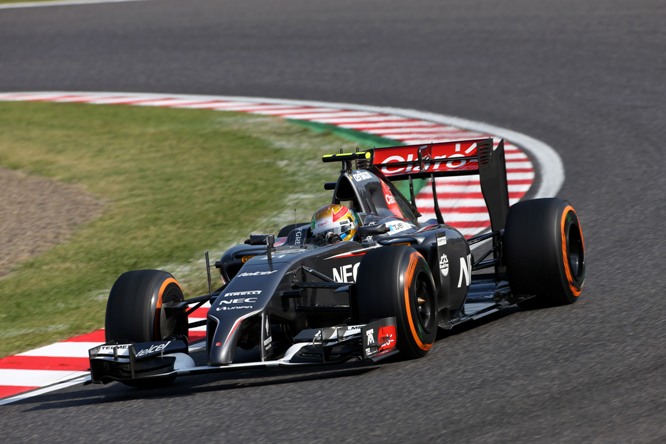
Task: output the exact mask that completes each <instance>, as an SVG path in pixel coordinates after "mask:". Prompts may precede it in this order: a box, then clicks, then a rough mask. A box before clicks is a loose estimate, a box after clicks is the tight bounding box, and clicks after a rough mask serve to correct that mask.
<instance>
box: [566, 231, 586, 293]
mask: <svg viewBox="0 0 666 444" xmlns="http://www.w3.org/2000/svg"><path fill="white" fill-rule="evenodd" d="M567 261H568V262H569V269H570V270H571V276H572V277H573V279H574V281H578V280H579V279H580V277H581V276H582V274H583V270H584V264H585V250H584V248H583V238H582V236H581V232H580V229H579V227H578V225H577V224H571V225H570V226H569V229H568V230H567Z"/></svg>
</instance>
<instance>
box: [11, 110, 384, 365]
mask: <svg viewBox="0 0 666 444" xmlns="http://www.w3.org/2000/svg"><path fill="white" fill-rule="evenodd" d="M0 127H1V128H3V131H1V132H0V166H3V167H5V168H11V169H16V170H21V171H23V172H25V173H27V174H31V175H38V176H43V177H47V178H51V179H54V180H56V181H61V182H65V183H70V184H76V185H77V186H80V187H81V188H82V189H83V190H85V191H86V192H88V193H91V194H92V195H94V196H95V197H96V198H98V199H100V200H101V201H103V202H104V203H105V206H104V210H103V213H102V215H101V216H100V217H98V218H96V219H95V220H93V221H92V222H90V223H88V224H86V225H84V226H80V227H78V229H77V230H76V232H75V233H73V234H72V235H71V236H70V238H69V240H68V241H67V242H65V243H62V244H59V245H56V246H54V247H52V248H50V249H49V250H48V251H47V252H46V253H43V254H41V255H40V256H38V257H35V258H32V259H29V260H27V261H23V262H21V263H19V264H16V267H15V269H14V270H13V271H12V273H11V274H9V275H7V276H5V277H3V278H0V301H1V303H2V306H3V309H2V310H1V311H0V356H4V355H7V354H11V353H16V352H19V351H23V350H26V349H30V348H34V347H36V346H39V345H43V344H46V343H51V342H54V341H56V340H58V339H63V338H67V337H71V336H73V335H75V334H80V333H85V332H88V331H92V330H95V329H97V328H100V327H102V326H103V325H104V309H105V304H106V297H107V295H108V290H109V289H110V287H111V285H112V284H113V282H114V280H115V279H116V278H117V276H118V275H120V274H121V273H122V272H124V271H127V270H131V269H140V268H162V269H165V270H167V271H170V272H172V273H173V274H174V275H175V276H176V278H177V279H179V281H181V283H182V284H183V286H184V287H185V291H186V294H187V295H194V294H198V293H203V292H204V289H205V270H204V267H203V261H202V260H201V259H200V258H202V257H203V252H204V251H205V250H207V249H210V250H211V255H212V257H213V259H214V258H215V255H216V254H219V253H221V252H222V251H223V250H224V249H226V248H227V247H228V246H230V245H232V244H234V243H236V242H238V241H242V240H243V239H244V238H245V237H246V236H247V235H248V234H249V233H251V232H254V233H257V232H275V231H276V230H277V229H279V228H280V227H281V226H282V225H285V224H288V223H292V222H294V221H303V220H309V219H310V217H311V214H312V213H313V212H314V211H315V210H316V209H317V208H318V207H319V206H321V205H324V204H326V203H327V202H329V201H330V198H331V194H330V191H324V190H323V183H324V182H326V181H331V180H335V179H336V178H337V175H338V169H339V166H338V165H335V164H323V163H322V162H321V156H322V155H323V154H326V153H335V152H338V151H339V149H340V148H343V149H345V150H347V151H349V150H352V149H353V148H354V146H352V145H350V143H349V140H348V138H347V137H345V138H340V137H339V133H337V132H336V131H313V129H314V128H312V127H308V126H304V125H294V124H292V123H289V122H288V121H285V120H283V119H278V118H273V117H265V116H252V115H245V114H237V113H229V112H216V111H207V110H178V109H160V108H149V107H129V106H95V105H86V104H49V103H9V102H7V103H2V102H0ZM359 143H361V145H365V147H366V148H367V147H369V146H372V145H375V144H376V141H372V143H370V144H369V143H368V140H365V139H364V140H361V141H359Z"/></svg>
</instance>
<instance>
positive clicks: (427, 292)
mask: <svg viewBox="0 0 666 444" xmlns="http://www.w3.org/2000/svg"><path fill="white" fill-rule="evenodd" d="M426 278H427V276H426V275H425V274H424V273H423V272H421V273H419V274H418V275H417V276H416V286H415V287H416V288H415V291H414V302H415V304H414V307H415V311H416V318H417V319H418V324H419V327H420V328H421V329H423V330H424V331H426V332H430V328H431V327H430V325H431V324H432V319H433V316H434V312H433V309H432V301H433V294H432V289H431V288H430V285H429V283H428V281H427V279H426Z"/></svg>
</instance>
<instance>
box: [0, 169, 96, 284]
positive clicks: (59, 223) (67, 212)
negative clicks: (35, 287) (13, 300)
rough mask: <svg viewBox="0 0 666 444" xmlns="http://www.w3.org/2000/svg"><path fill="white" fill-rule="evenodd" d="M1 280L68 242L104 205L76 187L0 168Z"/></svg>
mask: <svg viewBox="0 0 666 444" xmlns="http://www.w3.org/2000/svg"><path fill="white" fill-rule="evenodd" d="M0 190H1V191H0V196H1V197H0V245H2V255H0V277H2V276H6V275H8V274H9V273H10V272H11V270H12V268H14V267H15V266H16V264H17V263H19V262H21V261H24V260H26V259H29V258H31V257H34V256H36V255H38V254H40V253H43V252H45V251H46V250H47V249H49V248H50V247H52V246H54V245H56V244H58V243H61V242H63V241H65V240H67V239H68V237H69V236H71V234H72V233H73V232H74V230H75V229H76V227H77V226H79V225H81V224H83V223H86V222H89V221H91V220H93V219H94V218H95V217H97V216H98V215H100V214H101V211H102V208H103V202H102V201H100V200H99V199H97V198H95V197H94V196H92V195H90V194H89V193H87V192H86V191H84V190H83V189H81V188H80V187H78V186H75V185H69V184H63V183H60V182H57V181H54V180H51V179H46V178H43V177H38V176H31V175H28V174H25V173H22V172H20V171H13V170H8V169H4V168H0Z"/></svg>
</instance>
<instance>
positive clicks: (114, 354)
mask: <svg viewBox="0 0 666 444" xmlns="http://www.w3.org/2000/svg"><path fill="white" fill-rule="evenodd" d="M460 153H464V154H460ZM323 160H324V162H340V163H341V164H342V171H341V172H340V176H339V178H338V180H337V182H334V183H327V184H325V187H326V189H329V190H332V191H333V199H332V202H333V203H342V204H344V205H346V206H347V207H349V208H351V209H353V210H354V211H355V212H357V214H358V215H359V217H360V219H361V221H362V225H361V226H360V227H359V229H358V234H357V236H356V238H355V239H354V240H352V241H347V242H338V243H333V244H330V245H320V244H318V243H315V242H313V238H312V235H311V233H312V231H311V228H310V224H309V223H303V224H293V225H290V226H287V227H284V228H283V229H282V230H281V231H280V233H279V234H278V236H277V238H276V237H274V236H272V235H253V236H250V239H248V240H247V241H246V243H245V244H242V245H237V246H235V247H233V248H231V249H229V250H228V251H227V252H225V253H224V255H223V256H222V258H221V259H220V260H219V261H217V262H216V263H215V267H217V269H218V270H219V272H220V274H221V276H222V279H223V282H225V284H224V285H223V286H222V287H220V288H219V289H217V290H215V291H209V294H206V295H203V296H198V297H194V298H191V299H185V298H184V296H183V292H182V290H181V288H180V286H179V284H178V282H177V281H176V279H174V277H173V276H172V275H171V274H169V273H167V272H165V271H158V270H137V271H130V272H127V273H124V274H123V275H121V276H120V277H119V278H118V280H117V281H116V283H115V284H114V286H113V288H112V290H111V293H110V295H109V299H108V305H107V311H106V343H105V344H104V345H101V346H99V347H96V348H93V349H91V350H90V368H91V380H92V382H95V383H108V382H111V381H120V382H123V383H125V384H128V385H135V386H141V385H152V384H154V383H156V382H158V383H168V382H170V381H172V380H173V379H174V378H175V377H176V376H178V375H185V374H193V373H204V372H212V371H224V370H227V369H239V368H253V367H262V368H266V367H279V366H301V365H312V364H319V365H321V364H328V363H338V364H340V363H351V362H355V363H357V364H358V363H359V362H360V363H366V362H376V361H378V360H380V359H383V358H386V357H388V356H392V355H394V354H397V353H399V354H400V355H401V356H403V357H405V358H419V357H422V356H425V355H426V353H427V352H428V351H429V350H430V348H431V347H432V345H433V343H434V341H435V338H436V335H437V330H438V328H444V329H449V328H452V327H453V326H455V325H456V324H459V323H462V322H465V321H468V320H471V319H477V318H479V317H482V316H484V315H487V314H490V313H493V312H496V311H498V310H501V309H503V308H506V307H509V306H512V305H514V304H518V305H530V306H547V305H558V304H569V303H573V302H575V301H576V300H577V298H578V297H579V295H580V293H581V289H582V286H583V281H584V277H585V248H584V243H583V234H582V230H581V226H580V223H579V221H578V217H577V215H576V212H575V211H574V209H573V207H572V206H571V205H570V204H569V203H567V202H566V201H564V200H561V199H557V198H548V199H535V200H527V201H523V202H519V203H517V204H515V205H513V206H511V207H509V199H508V189H507V179H506V167H505V160H504V144H503V141H500V142H499V144H497V145H496V146H494V144H493V140H492V139H476V140H464V141H455V142H442V143H433V144H427V145H412V146H399V147H389V148H374V149H371V150H368V151H363V152H355V153H341V154H333V155H328V156H324V158H323ZM468 174H478V175H479V177H480V183H481V190H482V193H483V196H484V199H485V202H486V206H487V209H488V213H489V216H490V221H491V228H490V230H489V231H488V232H485V233H483V234H480V235H477V236H474V237H471V238H469V239H466V238H465V237H464V236H463V235H462V234H461V233H460V232H459V231H458V230H456V229H455V228H453V227H452V226H450V225H447V224H446V223H445V222H444V218H443V217H442V215H441V213H440V210H439V207H438V204H437V199H436V198H434V199H435V202H434V208H435V213H436V216H437V218H436V220H432V221H429V222H428V223H424V224H421V223H419V222H418V219H417V218H418V216H419V212H418V209H417V208H416V204H415V202H416V199H415V192H414V188H415V184H417V185H418V183H419V181H421V182H420V183H423V181H424V180H428V179H430V184H431V185H430V186H432V187H433V196H437V195H438V194H437V190H436V186H437V183H436V181H435V180H434V179H435V178H437V177H442V176H458V175H468ZM397 185H405V186H404V188H405V189H407V190H408V191H406V192H405V194H408V195H409V196H410V197H409V198H406V197H405V196H404V195H403V193H401V192H400V191H399V189H398V186H397ZM471 250H473V254H472V251H471ZM208 269H210V267H208ZM208 279H209V283H210V273H209V274H208ZM208 302H209V303H210V309H209V310H208V315H207V320H206V321H202V322H201V323H191V324H189V325H188V314H190V313H192V312H193V311H194V310H195V309H197V308H199V307H201V306H202V305H203V304H205V303H208ZM203 323H205V325H206V337H205V340H204V342H205V345H203V344H199V345H198V347H197V344H196V343H192V344H190V343H189V341H188V328H190V327H194V326H198V325H202V324H203ZM204 347H205V356H206V361H207V362H205V363H204V364H199V365H197V364H196V363H195V360H194V359H192V356H191V354H192V353H191V352H192V350H193V349H195V348H198V349H202V348H204Z"/></svg>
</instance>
